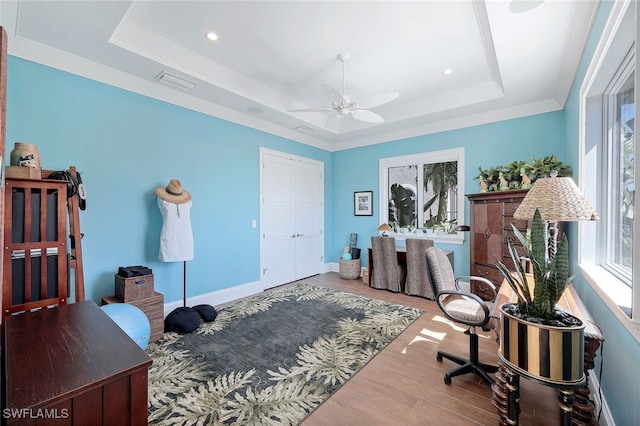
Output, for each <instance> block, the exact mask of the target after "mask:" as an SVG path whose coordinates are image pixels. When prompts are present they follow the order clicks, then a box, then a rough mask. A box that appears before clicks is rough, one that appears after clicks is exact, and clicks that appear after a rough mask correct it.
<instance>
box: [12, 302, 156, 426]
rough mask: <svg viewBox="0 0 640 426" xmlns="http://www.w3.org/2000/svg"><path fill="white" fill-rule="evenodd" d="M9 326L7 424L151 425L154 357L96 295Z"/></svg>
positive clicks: (23, 317) (20, 317)
mask: <svg viewBox="0 0 640 426" xmlns="http://www.w3.org/2000/svg"><path fill="white" fill-rule="evenodd" d="M3 326H4V330H3V333H2V340H3V342H2V361H3V365H2V367H3V371H4V385H5V389H4V392H3V401H2V402H3V404H2V408H3V411H2V412H3V417H4V418H3V424H4V423H6V424H7V425H14V424H15V425H34V426H35V425H44V424H51V425H70V426H71V425H82V426H93V425H118V426H121V425H136V426H137V425H146V424H147V401H148V390H147V389H148V368H149V366H150V365H151V362H152V360H151V358H150V357H149V356H148V355H147V354H146V353H145V352H144V351H143V350H142V349H141V348H140V347H139V346H138V345H137V344H136V343H135V342H134V341H133V340H132V339H131V338H130V337H129V336H128V335H127V334H126V333H125V332H124V331H123V330H122V329H121V328H120V327H118V325H117V324H116V323H115V322H113V320H111V318H109V317H108V316H107V314H105V313H104V312H103V311H102V310H101V309H100V308H99V307H98V306H97V305H96V304H95V303H94V302H93V301H84V302H79V303H72V304H69V305H61V306H58V307H57V308H54V309H42V310H40V311H37V312H29V313H25V314H21V315H12V316H9V317H6V318H5V320H4V324H3Z"/></svg>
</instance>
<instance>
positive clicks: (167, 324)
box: [164, 307, 201, 333]
mask: <svg viewBox="0 0 640 426" xmlns="http://www.w3.org/2000/svg"><path fill="white" fill-rule="evenodd" d="M200 321H201V318H200V314H199V313H198V311H196V310H195V309H193V308H187V307H183V308H176V309H174V310H173V311H171V313H170V314H169V315H167V317H166V318H165V319H164V331H177V332H178V333H191V332H192V331H195V330H196V329H197V328H198V327H199V326H200Z"/></svg>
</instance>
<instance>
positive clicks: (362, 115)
mask: <svg viewBox="0 0 640 426" xmlns="http://www.w3.org/2000/svg"><path fill="white" fill-rule="evenodd" d="M351 115H352V116H353V118H355V119H356V120H360V121H365V122H367V123H383V122H384V118H382V116H380V115H378V114H376V113H375V112H371V111H367V110H366V109H357V110H355V111H353V112H352V113H351Z"/></svg>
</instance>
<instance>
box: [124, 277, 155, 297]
mask: <svg viewBox="0 0 640 426" xmlns="http://www.w3.org/2000/svg"><path fill="white" fill-rule="evenodd" d="M115 277H116V297H117V298H118V300H120V301H121V302H127V303H129V302H133V301H134V300H140V299H146V298H147V297H151V296H153V295H154V289H153V274H149V275H141V276H139V277H131V278H123V277H121V276H120V275H116V276H115Z"/></svg>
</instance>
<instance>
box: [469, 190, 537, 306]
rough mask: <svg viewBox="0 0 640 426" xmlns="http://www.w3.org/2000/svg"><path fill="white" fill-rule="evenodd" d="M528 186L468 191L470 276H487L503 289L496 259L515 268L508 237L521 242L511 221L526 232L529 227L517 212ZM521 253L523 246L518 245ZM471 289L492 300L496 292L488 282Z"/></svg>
mask: <svg viewBox="0 0 640 426" xmlns="http://www.w3.org/2000/svg"><path fill="white" fill-rule="evenodd" d="M527 191H528V189H518V190H511V191H495V192H481V193H477V194H467V198H468V199H469V203H470V208H471V213H470V217H471V230H470V234H471V258H470V259H471V265H470V266H471V267H470V272H471V275H475V276H479V277H484V278H487V279H488V280H489V281H491V282H492V283H493V284H494V285H495V286H496V289H497V290H499V289H500V285H501V284H502V281H503V279H504V278H503V277H502V274H501V273H500V271H499V270H498V268H497V267H496V262H497V261H498V260H500V261H501V262H502V263H504V264H505V265H506V266H507V267H508V268H509V269H511V270H514V265H513V261H512V260H511V257H510V256H509V252H508V249H507V245H506V243H505V236H506V235H510V236H511V238H512V239H513V240H514V242H518V241H517V238H515V236H514V235H513V229H512V227H511V224H515V225H516V227H517V228H518V229H519V230H520V231H521V232H522V233H523V234H524V233H525V232H526V230H527V223H528V222H527V221H526V220H516V219H514V218H513V213H514V212H515V211H516V209H517V208H518V206H519V205H520V203H521V202H522V200H523V199H524V197H525V195H527ZM517 247H518V252H519V254H520V255H522V254H523V247H522V246H520V245H519V243H518V245H517ZM471 286H472V288H471V290H472V292H474V293H476V294H478V295H479V296H480V297H482V298H484V299H487V300H489V299H492V298H493V294H492V292H491V291H490V290H489V288H487V286H486V285H484V284H482V283H479V282H472V283H471Z"/></svg>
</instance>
